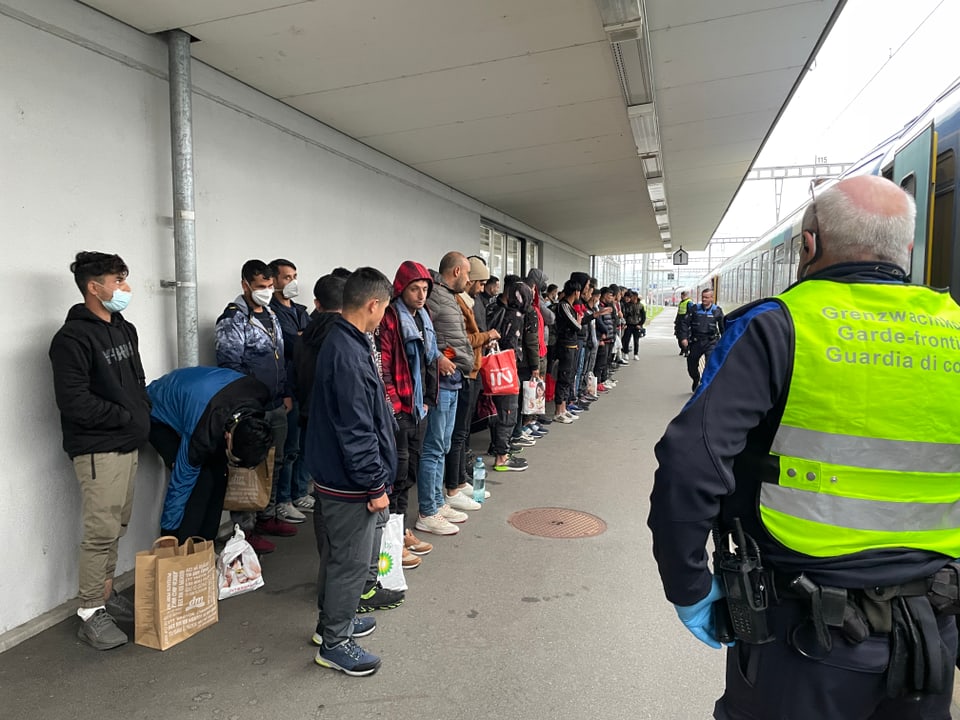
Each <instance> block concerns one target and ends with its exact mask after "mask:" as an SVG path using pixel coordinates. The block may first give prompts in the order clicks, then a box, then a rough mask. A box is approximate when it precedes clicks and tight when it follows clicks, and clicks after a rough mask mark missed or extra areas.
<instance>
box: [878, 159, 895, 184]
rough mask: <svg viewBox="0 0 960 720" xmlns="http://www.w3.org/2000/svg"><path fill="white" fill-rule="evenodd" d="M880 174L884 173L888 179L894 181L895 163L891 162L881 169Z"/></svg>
mask: <svg viewBox="0 0 960 720" xmlns="http://www.w3.org/2000/svg"><path fill="white" fill-rule="evenodd" d="M880 174H881V175H883V176H884V177H885V178H886V179H887V180H889V181H890V182H893V164H892V163H891V164H890V165H888V166H887V167H885V168H884V169H883V170H881V171H880Z"/></svg>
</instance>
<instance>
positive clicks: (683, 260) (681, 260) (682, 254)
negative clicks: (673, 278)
mask: <svg viewBox="0 0 960 720" xmlns="http://www.w3.org/2000/svg"><path fill="white" fill-rule="evenodd" d="M689 260H690V253H688V252H687V251H686V250H684V249H683V248H680V249H679V250H677V251H676V252H675V253H674V254H673V264H674V265H686V264H687V262H688V261H689Z"/></svg>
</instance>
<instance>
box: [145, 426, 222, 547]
mask: <svg viewBox="0 0 960 720" xmlns="http://www.w3.org/2000/svg"><path fill="white" fill-rule="evenodd" d="M150 444H151V445H153V447H154V448H156V450H157V452H158V453H160V457H161V458H163V464H164V465H166V466H167V467H168V468H173V464H174V463H175V462H176V460H177V452H178V451H179V449H180V435H178V434H177V431H176V430H174V429H173V428H172V427H170V426H169V425H167V424H166V423H162V422H158V421H156V420H152V421H151V423H150ZM226 450H227V447H226V445H225V444H221V445H220V446H219V447H218V448H217V449H216V450H215V451H214V452H213V454H212V455H211V456H210V457H208V458H206V460H205V461H204V463H203V465H201V466H200V474H199V475H197V482H196V484H195V485H194V486H193V490H192V491H191V492H190V497H189V498H188V499H187V504H186V506H185V507H184V511H183V520H181V522H180V527H177V528H161V529H160V532H161V534H163V535H174V536H176V538H177V540H179V541H180V542H183V541H184V540H186V539H187V538H188V537H202V538H203V539H204V540H215V539H216V537H217V534H218V532H219V530H220V516H221V514H222V513H223V496H224V495H225V494H226V492H227V453H226Z"/></svg>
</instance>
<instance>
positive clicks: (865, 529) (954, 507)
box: [759, 280, 960, 558]
mask: <svg viewBox="0 0 960 720" xmlns="http://www.w3.org/2000/svg"><path fill="white" fill-rule="evenodd" d="M778 299H779V301H780V302H781V303H782V304H783V305H784V306H785V307H786V309H787V311H788V312H789V315H790V319H791V321H792V323H793V327H794V330H795V342H794V348H793V369H792V373H791V378H790V386H789V390H788V394H787V402H786V407H785V410H784V413H783V419H782V421H781V423H780V427H779V428H778V430H777V433H776V436H775V438H774V441H773V445H772V446H771V450H770V452H771V454H772V455H774V456H776V457H777V458H778V460H779V465H780V471H779V477H778V480H777V482H775V483H774V482H764V483H763V484H762V487H761V491H760V500H759V502H760V517H761V520H762V522H763V524H764V526H765V527H766V528H767V530H768V531H769V532H770V534H771V535H772V536H773V537H774V538H776V539H777V540H778V541H779V542H780V543H782V544H783V545H785V546H786V547H788V548H790V549H792V550H794V551H796V552H799V553H803V554H805V555H810V556H814V557H836V556H840V555H846V554H850V553H856V552H860V551H863V550H872V549H879V548H917V549H922V550H930V551H934V552H940V553H943V554H944V555H947V556H949V557H954V558H955V557H960V306H958V305H957V304H956V303H955V302H954V301H953V300H952V299H951V298H950V296H949V294H947V293H946V292H938V291H935V290H931V289H929V288H926V287H921V286H915V285H901V284H899V283H896V284H893V283H869V284H868V283H845V282H834V281H829V280H808V281H805V282H801V283H798V284H797V285H795V286H794V287H792V288H790V289H789V290H787V291H786V292H784V293H783V294H781V295H780V296H778Z"/></svg>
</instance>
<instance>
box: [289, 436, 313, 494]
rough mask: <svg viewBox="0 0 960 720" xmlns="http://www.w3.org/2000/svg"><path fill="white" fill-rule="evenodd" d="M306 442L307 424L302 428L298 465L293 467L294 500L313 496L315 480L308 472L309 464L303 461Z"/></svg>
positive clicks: (291, 486) (291, 491)
mask: <svg viewBox="0 0 960 720" xmlns="http://www.w3.org/2000/svg"><path fill="white" fill-rule="evenodd" d="M297 422H300V421H299V420H298V421H297ZM306 442H307V426H306V423H303V425H301V427H300V455H299V457H298V458H297V463H296V465H294V466H293V479H292V481H291V485H290V496H291V497H292V498H293V499H294V500H299V499H300V498H302V497H306V496H307V495H313V478H312V477H310V473H308V472H307V464H306V463H305V462H304V461H303V449H304V448H305V447H306Z"/></svg>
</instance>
